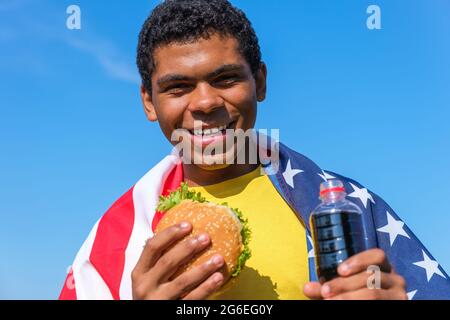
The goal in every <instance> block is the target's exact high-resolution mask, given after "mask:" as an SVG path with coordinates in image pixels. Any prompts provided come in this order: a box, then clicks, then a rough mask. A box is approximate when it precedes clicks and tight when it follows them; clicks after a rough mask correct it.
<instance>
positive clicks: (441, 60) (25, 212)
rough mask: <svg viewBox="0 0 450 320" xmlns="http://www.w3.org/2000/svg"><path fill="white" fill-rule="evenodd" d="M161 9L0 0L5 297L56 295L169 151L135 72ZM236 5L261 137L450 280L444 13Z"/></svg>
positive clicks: (408, 4)
mask: <svg viewBox="0 0 450 320" xmlns="http://www.w3.org/2000/svg"><path fill="white" fill-rule="evenodd" d="M156 3H158V1H150V0H139V1H106V0H104V1H103V0H97V1H88V0H78V1H65V0H64V1H60V0H58V1H56V0H53V1H38V0H15V1H9V0H0V111H1V113H0V152H1V153H0V214H1V222H0V254H1V256H0V298H10V299H13V298H19V299H21V298H26V299H28V298H37V299H54V298H57V296H58V294H59V291H60V289H61V287H62V284H63V282H64V278H65V272H66V269H67V267H68V266H70V264H71V263H72V261H73V259H74V257H75V254H76V253H77V251H78V249H79V247H80V246H81V244H82V242H83V241H84V239H85V238H86V236H87V234H88V232H89V230H90V229H91V227H92V226H93V225H94V223H95V222H96V221H97V219H98V218H99V217H100V216H101V215H102V214H103V212H104V211H105V210H106V209H108V207H109V206H110V205H111V204H112V203H113V202H114V200H116V199H117V198H118V197H119V196H120V195H121V194H122V193H124V192H125V191H126V190H128V189H129V188H130V187H131V186H132V185H133V184H134V183H135V182H136V181H137V180H138V179H139V178H140V177H141V176H142V175H143V174H144V173H145V172H146V171H147V170H149V169H150V168H151V167H152V166H153V165H154V164H156V163H157V162H158V161H159V160H160V159H161V158H162V157H163V156H164V155H165V154H166V153H167V152H168V151H169V150H170V146H169V144H168V142H166V140H165V139H164V137H163V136H162V134H161V133H160V130H159V127H158V126H157V124H154V123H149V122H147V120H146V118H145V116H144V112H143V110H142V107H141V104H140V98H139V90H138V89H139V76H138V73H137V70H136V67H135V64H134V60H135V49H136V44H137V35H138V32H139V30H140V27H141V25H142V23H143V21H144V20H145V18H146V16H147V15H148V13H149V12H150V10H151V9H152V8H153V7H154V5H155V4H156ZM233 3H234V4H236V5H237V6H238V7H240V8H242V9H243V10H244V11H245V12H246V13H247V15H248V17H249V18H250V20H251V21H252V22H253V25H254V27H255V29H256V32H257V34H258V36H259V39H260V43H261V48H262V53H263V59H264V61H265V62H266V63H267V65H268V69H269V76H268V96H267V100H266V101H265V102H264V103H262V104H260V105H259V111H258V112H259V115H258V116H259V118H258V122H257V128H267V129H270V128H279V129H280V139H281V140H282V141H283V142H284V143H285V144H287V145H288V146H290V147H291V148H293V149H295V150H297V151H299V152H301V153H303V154H305V155H306V156H308V157H309V158H311V159H313V160H314V161H315V162H316V163H318V164H319V165H320V166H322V167H323V168H325V169H329V170H331V171H334V172H338V173H340V174H343V175H345V176H348V177H351V178H353V179H356V180H357V181H359V182H360V183H362V184H363V185H365V186H366V187H368V188H369V189H371V190H373V191H374V192H376V193H377V194H379V195H381V196H382V197H383V198H384V199H385V200H386V201H387V202H388V203H389V204H390V205H391V207H393V208H394V209H395V210H396V212H397V214H398V215H399V216H400V217H401V218H402V219H403V220H404V221H405V222H406V223H407V224H408V226H409V227H410V228H411V229H412V230H413V231H414V232H415V234H416V235H417V236H418V237H419V239H421V241H422V242H423V243H424V244H425V246H426V247H427V248H428V249H429V250H430V251H431V253H432V254H433V255H434V256H435V258H436V259H437V260H438V261H439V262H440V263H441V264H442V265H443V267H444V269H445V270H446V271H447V272H449V271H450V250H448V244H449V243H450V232H449V230H450V214H449V213H448V212H447V210H448V208H447V206H446V205H445V203H447V200H448V197H449V196H450V166H449V164H450V148H449V140H450V126H449V124H448V119H449V117H450V90H449V89H450V37H449V30H450V2H449V1H447V0H433V1H430V0H415V1H407V0H389V1H387V0H386V1H382V0H372V1H364V0H342V1H331V0H328V1H326V0H304V1H301V0H295V1H294V0H292V1H287V0H285V1H268V0H264V1H257V0H234V1H233ZM71 4H77V5H79V6H80V8H81V13H82V15H81V23H82V24H81V30H68V29H67V28H66V19H67V17H68V15H67V14H66V8H67V7H68V6H69V5H71ZM370 4H376V5H379V6H380V8H381V27H382V29H381V30H369V29H368V28H367V27H366V19H367V17H368V15H367V13H366V9H367V7H368V6H369V5H370Z"/></svg>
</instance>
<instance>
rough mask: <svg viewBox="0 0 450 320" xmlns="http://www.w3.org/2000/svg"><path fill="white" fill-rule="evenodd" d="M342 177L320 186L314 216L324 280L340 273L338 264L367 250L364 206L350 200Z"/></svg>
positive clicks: (320, 273)
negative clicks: (318, 199) (362, 207)
mask: <svg viewBox="0 0 450 320" xmlns="http://www.w3.org/2000/svg"><path fill="white" fill-rule="evenodd" d="M346 195H347V194H346V193H345V189H344V186H343V184H342V182H341V181H340V180H328V181H327V182H323V183H322V184H321V185H320V199H321V200H322V203H321V204H320V205H318V206H317V207H316V208H315V209H314V210H313V212H312V213H311V216H310V225H311V231H312V236H313V241H314V251H315V262H316V272H317V276H318V278H319V281H320V282H321V283H324V282H327V281H329V280H331V279H333V278H335V277H337V276H338V272H337V267H338V266H339V264H341V263H342V262H344V261H345V260H347V259H348V258H349V257H351V256H352V255H354V254H357V253H359V252H361V251H364V250H366V248H367V246H366V242H365V233H364V227H363V221H362V212H361V209H360V208H359V207H358V206H357V205H355V204H354V203H352V202H350V201H348V200H347V199H346V198H345V196H346Z"/></svg>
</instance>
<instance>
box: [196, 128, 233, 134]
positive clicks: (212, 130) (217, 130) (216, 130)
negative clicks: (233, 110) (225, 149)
mask: <svg viewBox="0 0 450 320" xmlns="http://www.w3.org/2000/svg"><path fill="white" fill-rule="evenodd" d="M226 128H227V126H220V127H216V128H210V129H204V130H203V129H195V130H194V135H196V136H214V135H218V134H222V131H223V130H225V129H226Z"/></svg>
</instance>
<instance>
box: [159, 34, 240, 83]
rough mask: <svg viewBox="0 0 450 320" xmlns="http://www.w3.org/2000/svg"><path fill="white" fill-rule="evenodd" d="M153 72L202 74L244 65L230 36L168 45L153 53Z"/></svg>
mask: <svg viewBox="0 0 450 320" xmlns="http://www.w3.org/2000/svg"><path fill="white" fill-rule="evenodd" d="M153 58H154V62H155V70H154V73H157V74H159V75H162V74H165V73H174V72H177V73H184V72H188V73H192V72H194V73H195V72H197V73H202V72H211V71H212V70H214V69H216V68H217V67H220V66H221V65H224V64H245V59H244V58H243V57H242V55H241V53H240V52H239V47H238V42H237V40H236V39H235V38H233V37H221V36H215V35H214V36H211V37H210V38H209V39H198V40H196V41H192V42H189V43H171V44H168V45H165V46H162V47H159V48H157V49H156V50H155V52H154V54H153Z"/></svg>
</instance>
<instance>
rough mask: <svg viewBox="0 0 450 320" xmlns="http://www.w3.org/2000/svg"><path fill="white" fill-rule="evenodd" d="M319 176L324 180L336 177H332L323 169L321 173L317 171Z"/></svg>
mask: <svg viewBox="0 0 450 320" xmlns="http://www.w3.org/2000/svg"><path fill="white" fill-rule="evenodd" d="M318 175H319V177H321V178H322V179H323V180H324V181H328V180H330V179H336V177H333V176H332V175H331V174H329V173H326V172H325V171H324V170H322V173H318Z"/></svg>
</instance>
